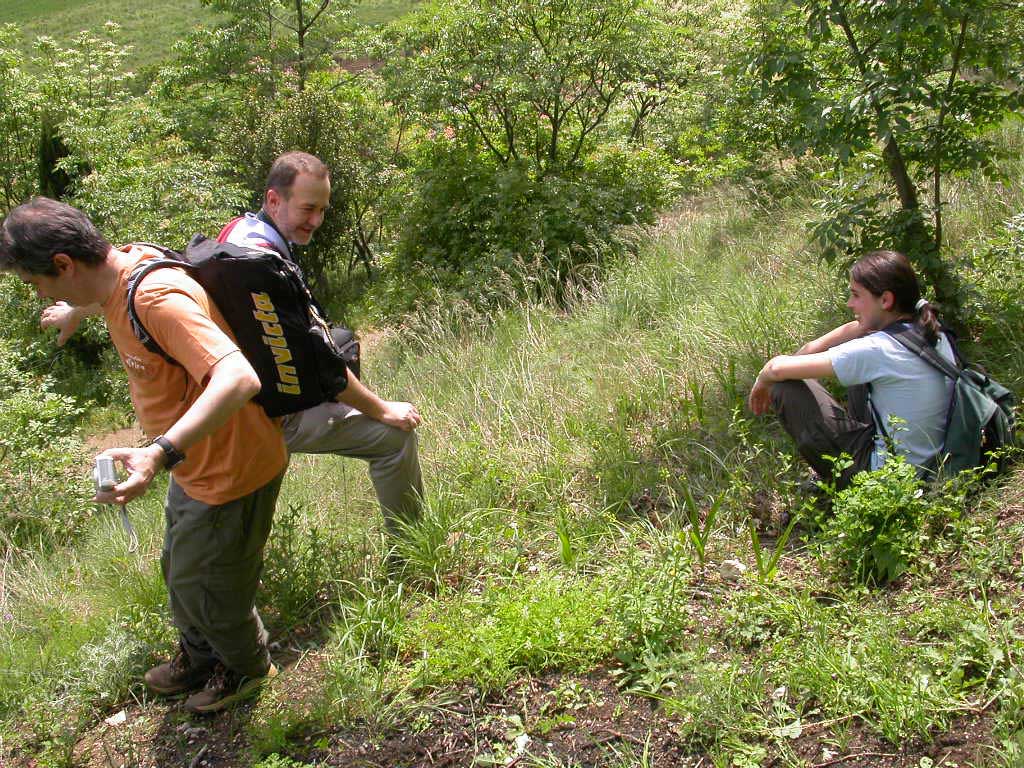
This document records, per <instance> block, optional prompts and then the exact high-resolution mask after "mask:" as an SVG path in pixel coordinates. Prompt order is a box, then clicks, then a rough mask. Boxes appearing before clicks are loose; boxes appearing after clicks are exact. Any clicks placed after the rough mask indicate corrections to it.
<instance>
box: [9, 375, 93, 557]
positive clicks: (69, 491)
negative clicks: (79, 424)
mask: <svg viewBox="0 0 1024 768" xmlns="http://www.w3.org/2000/svg"><path fill="white" fill-rule="evenodd" d="M80 415H81V409H80V408H78V407H77V406H76V404H75V402H74V400H72V399H71V398H70V397H67V396H63V395H58V394H55V393H54V392H52V391H50V390H49V389H48V388H47V387H46V386H40V387H38V388H31V387H25V388H22V389H18V390H17V391H15V392H14V393H13V394H11V395H10V396H9V397H7V398H5V399H3V400H0V545H8V546H9V545H12V544H13V545H16V546H19V545H23V544H26V543H29V542H43V543H46V544H52V543H55V542H59V541H64V540H66V539H68V538H69V537H71V536H73V535H74V534H75V533H77V532H78V531H79V530H81V527H82V525H83V523H84V522H85V521H86V520H87V519H88V517H89V514H90V510H91V507H90V504H89V496H90V494H89V490H90V488H91V485H90V483H89V481H88V479H87V474H88V473H87V471H86V469H85V465H86V462H85V455H84V450H83V447H82V444H81V442H80V441H79V440H78V439H77V438H75V437H74V436H73V434H72V430H73V428H74V424H75V421H76V420H77V419H78V417H79V416H80Z"/></svg>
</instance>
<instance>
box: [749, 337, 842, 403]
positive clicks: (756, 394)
mask: <svg viewBox="0 0 1024 768" xmlns="http://www.w3.org/2000/svg"><path fill="white" fill-rule="evenodd" d="M826 335H827V334H826ZM822 338H824V337H822ZM835 375H836V374H835V370H834V369H833V368H832V358H831V357H830V356H829V354H828V352H814V353H811V354H797V355H779V356H778V357H773V358H772V359H771V360H769V361H768V362H767V363H765V364H764V368H762V369H761V372H760V373H759V374H757V380H756V381H754V386H753V387H751V389H750V397H749V399H748V402H749V404H750V410H751V411H753V412H754V413H755V414H756V415H758V416H760V415H761V414H763V413H767V412H768V411H769V410H771V406H772V384H774V383H775V382H777V381H788V380H790V379H821V378H825V377H827V376H835Z"/></svg>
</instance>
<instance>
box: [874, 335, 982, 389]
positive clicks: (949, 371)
mask: <svg viewBox="0 0 1024 768" xmlns="http://www.w3.org/2000/svg"><path fill="white" fill-rule="evenodd" d="M884 332H885V333H886V334H887V335H889V336H891V337H892V338H893V339H895V340H896V341H898V342H899V343H900V344H902V345H903V346H904V347H906V348H907V349H909V350H910V351H911V352H913V353H914V354H916V355H917V356H918V357H920V358H921V359H922V360H924V361H925V362H926V363H928V364H929V365H930V366H931V367H932V368H935V369H936V370H938V371H939V372H941V373H943V374H945V375H946V376H948V377H949V378H951V379H953V381H956V380H957V379H958V378H960V374H961V373H962V372H963V367H962V366H960V365H958V364H957V363H953V362H950V361H949V360H947V359H946V358H944V357H943V356H942V355H940V354H939V351H938V350H937V349H936V348H935V347H933V346H932V345H931V344H929V343H928V341H927V340H926V339H925V338H924V336H922V335H921V333H920V332H919V331H918V330H917V329H916V328H913V327H912V326H906V325H901V326H899V327H894V326H889V327H888V328H885V329H884Z"/></svg>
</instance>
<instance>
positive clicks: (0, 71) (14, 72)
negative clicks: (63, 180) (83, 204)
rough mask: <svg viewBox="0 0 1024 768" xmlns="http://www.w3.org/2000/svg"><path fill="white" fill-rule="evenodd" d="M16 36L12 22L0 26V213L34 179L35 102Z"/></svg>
mask: <svg viewBox="0 0 1024 768" xmlns="http://www.w3.org/2000/svg"><path fill="white" fill-rule="evenodd" d="M16 36H17V28H16V27H15V26H14V25H12V24H4V25H2V26H0V144H2V146H3V147H4V149H3V151H2V152H0V214H3V213H4V212H6V211H9V210H10V209H11V208H13V207H14V206H16V205H18V204H19V203H21V202H22V201H23V200H24V199H25V198H26V197H28V196H29V195H30V194H31V193H32V192H33V191H34V189H35V182H36V177H35V151H34V149H35V146H34V145H35V142H36V140H37V129H36V125H37V121H38V119H39V117H38V103H37V101H36V99H35V98H34V94H33V93H32V88H31V83H32V81H31V78H30V77H29V76H28V75H27V74H26V73H25V72H24V67H25V58H24V56H23V54H21V52H20V51H18V49H17V48H16V47H15V40H16Z"/></svg>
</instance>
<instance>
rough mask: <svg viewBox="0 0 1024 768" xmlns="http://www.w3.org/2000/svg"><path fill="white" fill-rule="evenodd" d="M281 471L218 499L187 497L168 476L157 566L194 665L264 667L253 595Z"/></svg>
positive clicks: (248, 670) (258, 673) (266, 657)
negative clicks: (232, 496)
mask: <svg viewBox="0 0 1024 768" xmlns="http://www.w3.org/2000/svg"><path fill="white" fill-rule="evenodd" d="M283 477H284V473H283V472H282V473H281V474H280V475H278V476H277V477H276V478H274V479H273V480H271V481H270V482H269V483H267V484H266V485H264V486H263V487H262V488H260V489H258V490H256V491H254V492H253V493H250V494H249V495H248V496H244V497H242V498H240V499H236V500H235V501H232V502H228V503H227V504H219V505H210V504H205V503H203V502H201V501H197V500H195V499H193V498H191V497H190V496H189V495H188V494H187V493H185V491H184V490H182V488H181V486H179V485H178V484H177V483H176V482H175V481H174V477H173V476H172V477H171V483H170V487H169V488H168V489H167V504H166V506H165V508H164V514H165V517H166V522H167V529H166V531H165V534H164V547H163V552H162V553H161V555H160V566H161V568H162V570H163V575H164V582H165V583H166V584H167V593H168V595H169V596H170V604H171V615H172V617H173V619H174V625H175V626H176V627H177V628H178V631H179V632H180V633H181V643H182V647H183V648H184V649H185V651H186V652H187V653H188V655H189V659H190V661H191V663H192V665H193V666H194V667H196V668H199V669H202V668H204V667H212V666H213V664H214V662H215V661H218V660H219V661H221V662H222V663H223V664H224V665H225V666H227V667H228V668H229V669H231V670H233V671H235V672H238V673H239V674H242V675H246V676H248V677H262V676H263V675H265V674H266V673H267V670H268V669H269V668H270V654H269V653H268V652H267V632H266V630H265V629H264V628H263V622H262V621H260V617H259V614H258V613H257V612H256V604H255V600H256V588H257V586H258V585H259V580H260V573H261V572H262V570H263V548H264V545H265V544H266V542H267V536H268V535H269V534H270V527H271V522H272V519H273V516H274V506H275V504H276V502H277V494H278V491H279V490H280V489H281V479H282V478H283Z"/></svg>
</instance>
